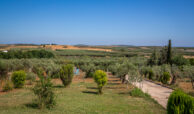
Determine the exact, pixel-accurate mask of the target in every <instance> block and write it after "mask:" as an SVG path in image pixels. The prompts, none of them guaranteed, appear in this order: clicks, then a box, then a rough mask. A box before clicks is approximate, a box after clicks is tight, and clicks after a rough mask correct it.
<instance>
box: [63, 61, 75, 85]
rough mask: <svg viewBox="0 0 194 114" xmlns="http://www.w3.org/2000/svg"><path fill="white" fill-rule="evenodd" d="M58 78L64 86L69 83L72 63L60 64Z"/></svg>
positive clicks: (71, 75)
mask: <svg viewBox="0 0 194 114" xmlns="http://www.w3.org/2000/svg"><path fill="white" fill-rule="evenodd" d="M60 78H61V81H62V82H63V85H64V86H65V87H67V86H68V85H70V84H71V82H72V79H73V65H71V64H67V65H65V66H62V68H61V69H60Z"/></svg>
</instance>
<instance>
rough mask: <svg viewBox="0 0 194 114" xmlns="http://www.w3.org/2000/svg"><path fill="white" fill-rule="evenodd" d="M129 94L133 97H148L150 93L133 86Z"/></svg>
mask: <svg viewBox="0 0 194 114" xmlns="http://www.w3.org/2000/svg"><path fill="white" fill-rule="evenodd" d="M129 94H130V95H131V96H133V97H142V98H150V95H149V94H147V93H144V92H143V91H142V90H141V89H139V88H137V87H135V88H134V89H132V90H131V91H130V92H129Z"/></svg>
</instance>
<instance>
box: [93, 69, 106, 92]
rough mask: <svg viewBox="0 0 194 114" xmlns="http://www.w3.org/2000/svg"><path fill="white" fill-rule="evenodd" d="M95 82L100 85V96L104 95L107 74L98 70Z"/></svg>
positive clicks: (95, 74)
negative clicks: (103, 89)
mask: <svg viewBox="0 0 194 114" xmlns="http://www.w3.org/2000/svg"><path fill="white" fill-rule="evenodd" d="M94 80H95V82H96V83H97V85H98V90H99V91H98V92H99V94H102V88H103V86H104V85H106V83H107V75H106V73H105V72H104V71H102V70H97V71H96V72H95V73H94Z"/></svg>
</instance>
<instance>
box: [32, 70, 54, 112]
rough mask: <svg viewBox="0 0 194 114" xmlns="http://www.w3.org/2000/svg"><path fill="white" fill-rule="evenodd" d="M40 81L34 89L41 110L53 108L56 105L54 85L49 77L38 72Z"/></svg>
mask: <svg viewBox="0 0 194 114" xmlns="http://www.w3.org/2000/svg"><path fill="white" fill-rule="evenodd" d="M38 76H39V78H40V80H39V81H38V82H37V84H36V85H35V86H34V88H33V92H34V94H35V95H37V96H38V106H39V108H44V107H46V108H52V107H54V106H55V105H56V101H55V97H54V92H53V90H52V83H51V80H50V78H49V77H44V76H43V71H42V70H40V71H39V72H38Z"/></svg>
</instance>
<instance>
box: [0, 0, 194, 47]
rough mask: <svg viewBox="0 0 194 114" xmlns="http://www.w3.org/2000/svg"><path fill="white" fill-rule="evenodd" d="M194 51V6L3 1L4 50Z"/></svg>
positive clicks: (177, 0)
mask: <svg viewBox="0 0 194 114" xmlns="http://www.w3.org/2000/svg"><path fill="white" fill-rule="evenodd" d="M168 39H172V41H173V46H194V0H0V44H7V43H9V44H10V43H37V44H42V43H57V44H72V45H74V44H88V45H113V44H114V45H117V44H125V45H138V46H139V45H165V44H166V43H167V41H168Z"/></svg>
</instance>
